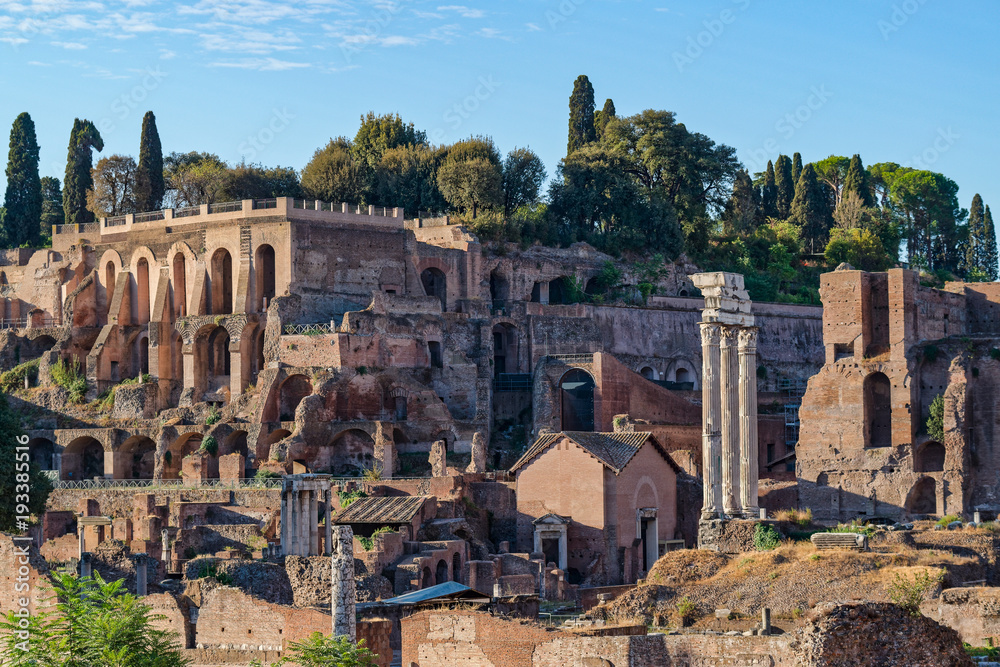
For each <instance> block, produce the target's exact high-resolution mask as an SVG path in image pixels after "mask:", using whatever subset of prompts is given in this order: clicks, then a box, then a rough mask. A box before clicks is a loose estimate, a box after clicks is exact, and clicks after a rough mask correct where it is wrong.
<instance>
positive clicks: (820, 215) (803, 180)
mask: <svg viewBox="0 0 1000 667" xmlns="http://www.w3.org/2000/svg"><path fill="white" fill-rule="evenodd" d="M779 159H780V158H779ZM790 220H791V221H792V222H793V223H795V224H796V225H798V226H799V227H800V228H801V229H802V238H803V239H804V240H805V241H806V244H807V245H808V247H809V250H810V252H816V248H819V249H820V250H822V249H823V248H825V247H826V240H827V235H828V234H829V231H830V211H829V208H828V206H827V197H826V193H825V192H824V191H823V184H822V183H820V182H819V179H817V178H816V170H815V169H813V166H812V164H807V165H806V166H805V167H803V168H802V174H801V175H800V176H799V182H798V183H796V184H795V198H794V199H793V200H792V205H791V215H790Z"/></svg>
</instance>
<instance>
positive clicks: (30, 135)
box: [2, 113, 42, 248]
mask: <svg viewBox="0 0 1000 667" xmlns="http://www.w3.org/2000/svg"><path fill="white" fill-rule="evenodd" d="M4 208H5V209H6V214H5V215H4V220H3V228H2V232H3V236H4V237H5V238H4V240H5V241H6V243H7V245H8V246H10V247H12V248H17V247H20V246H21V245H23V244H25V243H36V242H37V241H38V240H39V238H40V237H41V225H42V183H41V179H40V178H39V177H38V139H37V138H36V137H35V123H34V121H32V120H31V116H29V115H28V114H27V113H22V114H21V115H19V116H18V117H17V118H16V119H15V120H14V125H13V127H11V130H10V153H9V154H8V158H7V192H6V195H5V196H4Z"/></svg>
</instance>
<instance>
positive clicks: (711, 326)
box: [699, 322, 722, 345]
mask: <svg viewBox="0 0 1000 667" xmlns="http://www.w3.org/2000/svg"><path fill="white" fill-rule="evenodd" d="M699 324H700V325H701V344H702V345H718V344H719V337H720V336H721V334H722V325H721V324H719V323H718V322H700V323H699Z"/></svg>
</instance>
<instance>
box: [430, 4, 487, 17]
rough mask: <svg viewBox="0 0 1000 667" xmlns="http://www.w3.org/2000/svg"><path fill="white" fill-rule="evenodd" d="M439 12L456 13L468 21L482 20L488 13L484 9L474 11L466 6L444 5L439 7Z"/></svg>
mask: <svg viewBox="0 0 1000 667" xmlns="http://www.w3.org/2000/svg"><path fill="white" fill-rule="evenodd" d="M438 11H439V12H456V13H458V15H459V16H461V17H462V18H467V19H481V18H483V17H484V16H486V12H484V11H483V10H482V9H473V8H471V7H466V6H465V5H443V6H441V7H438Z"/></svg>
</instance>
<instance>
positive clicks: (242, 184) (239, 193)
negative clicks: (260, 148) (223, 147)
mask: <svg viewBox="0 0 1000 667" xmlns="http://www.w3.org/2000/svg"><path fill="white" fill-rule="evenodd" d="M224 178H225V187H224V188H223V191H222V193H221V195H220V198H222V199H225V200H229V201H239V200H241V199H270V198H272V197H295V198H299V197H301V196H302V186H301V184H300V183H299V174H298V172H296V171H295V170H294V169H292V168H291V167H264V166H262V165H259V164H246V163H240V164H238V165H236V166H234V167H231V168H229V169H227V171H226V174H225V177H224Z"/></svg>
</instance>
